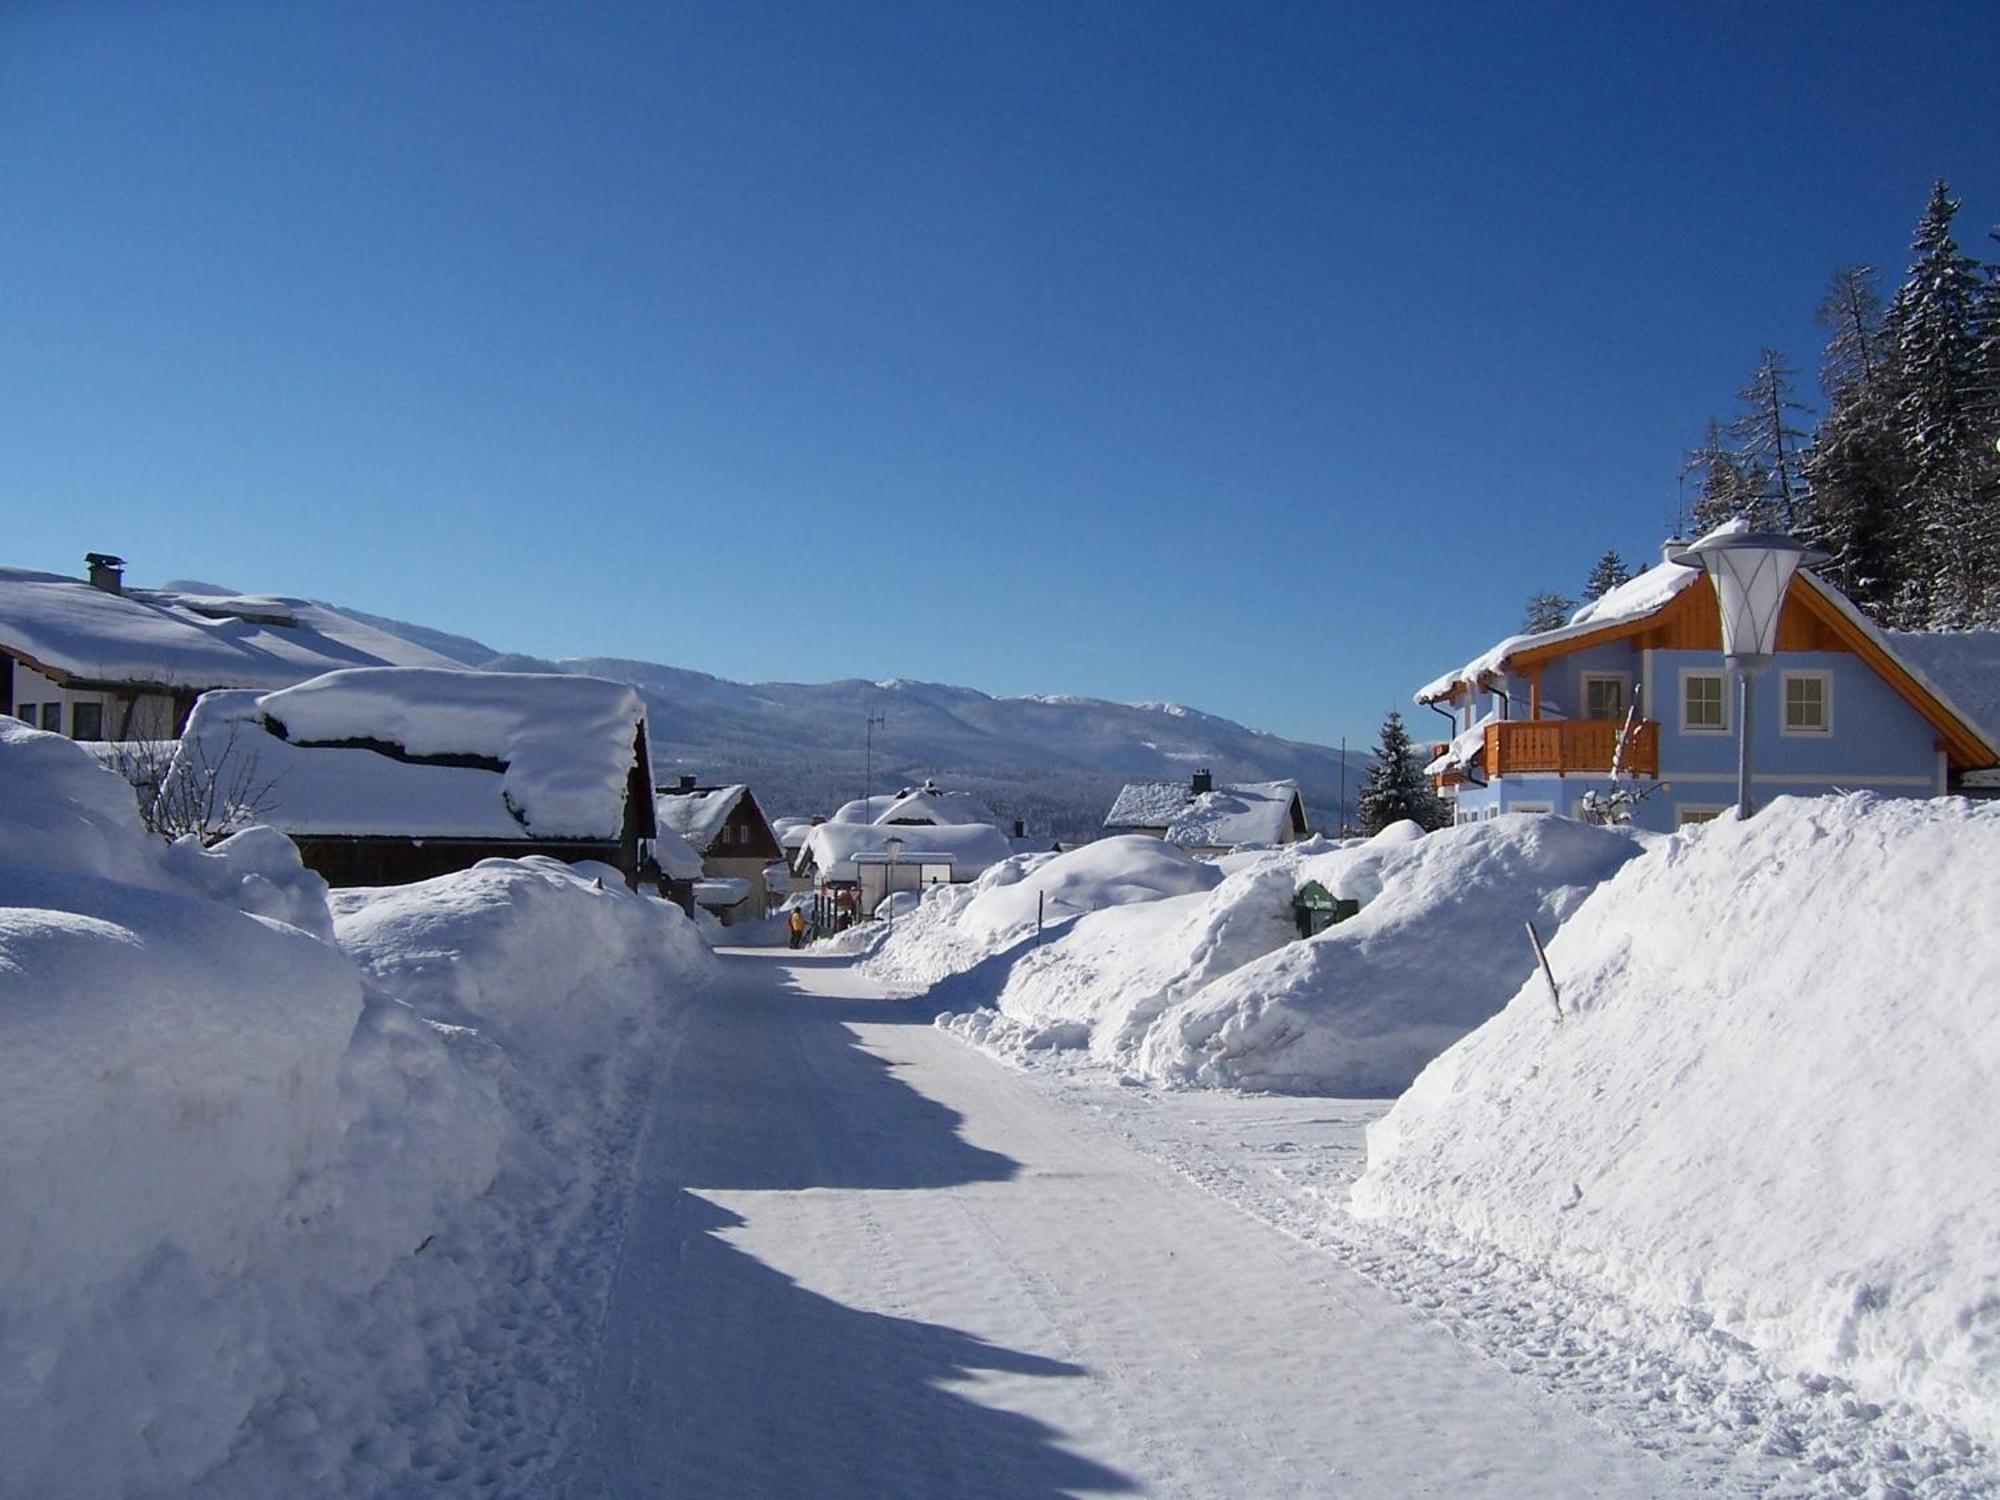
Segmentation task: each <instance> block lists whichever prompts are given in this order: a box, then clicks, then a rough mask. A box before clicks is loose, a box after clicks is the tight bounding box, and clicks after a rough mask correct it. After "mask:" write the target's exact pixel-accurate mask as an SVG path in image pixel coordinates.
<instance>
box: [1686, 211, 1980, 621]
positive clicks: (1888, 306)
mask: <svg viewBox="0 0 2000 1500" xmlns="http://www.w3.org/2000/svg"><path fill="white" fill-rule="evenodd" d="M1958 210H1959V200H1957V199H1956V198H1953V197H1952V196H1951V191H1950V189H1949V188H1948V187H1947V186H1946V184H1944V183H1943V182H1939V183H1937V184H1936V185H1935V186H1934V187H1933V188H1932V190H1931V196H1930V201H1929V203H1928V204H1926V205H1925V208H1924V212H1923V217H1922V218H1921V219H1920V220H1919V221H1918V224H1917V232H1916V237H1915V239H1914V241H1913V242H1912V246H1911V249H1912V252H1913V258H1912V260H1911V263H1910V268H1909V273H1908V274H1907V275H1906V276H1905V277H1904V279H1903V281H1902V284H1901V285H1900V286H1898V287H1897V288H1896V290H1895V292H1894V294H1893V295H1892V296H1891V297H1890V298H1889V299H1888V300H1887V302H1886V303H1885V302H1884V300H1883V297H1882V293H1881V287H1880V278H1879V277H1878V275H1877V274H1876V271H1875V269H1874V268H1873V267H1871V266H1843V267H1842V268H1841V269H1840V270H1838V271H1836V272H1835V273H1834V275H1833V279H1832V282H1831V284H1830V285H1829V286H1828V288H1827V293H1826V296H1825V298H1824V299H1823V300H1822V301H1821V303H1820V307H1819V322H1820V325H1821V326H1822V327H1823V328H1825V329H1826V331H1827V344H1826V350H1825V353H1824V355H1823V356H1822V359H1821V363H1820V373H1819V384H1820V392H1821V397H1822V400H1823V402H1824V408H1823V410H1822V411H1821V413H1820V415H1819V420H1818V422H1817V424H1816V425H1808V424H1809V422H1810V418H1811V415H1812V413H1811V411H1810V409H1809V408H1808V407H1807V406H1806V404H1805V403H1804V402H1803V401H1801V400H1800V399H1799V397H1798V393H1797V386H1796V379H1797V373H1798V372H1797V371H1796V370H1795V369H1794V368H1793V367H1792V366H1791V365H1790V364H1788V363H1787V362H1786V360H1785V358H1784V356H1783V355H1781V354H1780V353H1779V352H1778V351H1777V350H1775V349H1766V350H1764V351H1763V354H1762V356H1761V357H1760V358H1759V360H1758V362H1757V370H1756V373H1755V374H1754V375H1753V376H1752V377H1751V379H1750V383H1749V384H1748V385H1747V386H1745V387H1744V388H1743V389H1742V390H1741V391H1739V392H1738V393H1737V399H1738V401H1739V402H1740V403H1741V405H1740V407H1739V409H1738V412H1737V415H1736V417H1735V418H1734V419H1733V420H1732V421H1730V422H1728V423H1726V424H1725V423H1717V422H1711V423H1710V424H1709V429H1708V436H1707V439H1706V440H1705V441H1704V442H1703V443H1702V444H1701V446H1700V447H1698V448H1696V449H1695V450H1694V452H1693V453H1692V454H1691V455H1690V457H1689V461H1688V465H1687V469H1686V470H1685V472H1686V473H1688V474H1691V475H1693V476H1696V478H1697V498H1696V500H1695V503H1694V505H1693V507H1692V508H1691V510H1690V512H1689V514H1688V516H1687V517H1686V521H1687V525H1688V527H1689V529H1690V530H1691V531H1692V532H1694V533H1697V534H1698V533H1700V532H1703V531H1706V530H1708V529H1710V528H1711V527H1713V526H1716V525H1719V524H1720V523H1721V522H1723V521H1726V520H1728V519H1729V518H1731V517H1732V516H1739V515H1740V516H1744V517H1746V518H1748V519H1749V520H1750V521H1751V523H1752V524H1753V525H1756V526H1757V527H1759V528H1760V529H1768V530H1774V531H1787V532H1790V533H1791V534H1793V535H1794V536H1797V537H1800V538H1801V539H1803V540H1805V541H1807V542H1810V543H1811V544H1813V545H1814V546H1817V547H1819V548H1820V549H1822V550H1823V551H1825V552H1826V553H1828V554H1829V556H1830V558H1831V561H1830V562H1828V563H1827V564H1826V565H1825V566H1824V567H1823V568H1822V569H1821V570H1820V571H1821V572H1822V573H1823V574H1824V575H1825V576H1827V577H1828V578H1829V579H1830V580H1831V581H1832V582H1834V583H1835V584H1837V585H1839V587H1840V588H1841V589H1842V590H1843V591H1844V592H1845V593H1846V594H1847V595H1848V596H1849V597H1850V598H1852V599H1853V600H1854V601H1855V603H1856V604H1858V605H1860V606H1861V607H1862V608H1863V609H1864V610H1866V611H1867V612H1868V613H1869V614H1870V615H1872V616H1873V617H1874V618H1875V619H1876V620H1878V621H1880V622H1881V623H1883V624H1885V625H1890V626H1894V627H1899V628H1903V629H1912V630H1923V629H1965V628H1970V627H1980V626H1985V627H2000V262H1995V261H1986V262H1981V261H1979V260H1977V259H1975V258H1974V257H1973V256H1971V255H1968V254H1966V253H1965V252H1963V251H1962V250H1960V249H1959V246H1958V243H1957V241H1956V240H1955V239H1954V238H1953V232H1952V221H1953V220H1954V218H1955V217H1956V216H1957V214H1958ZM1988 238H1989V239H1991V240H1993V241H1994V242H1995V243H1996V244H2000V230H1996V231H1995V232H1994V233H1993V234H1991V235H1989V236H1988Z"/></svg>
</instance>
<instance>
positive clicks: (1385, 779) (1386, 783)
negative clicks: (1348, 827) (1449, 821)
mask: <svg viewBox="0 0 2000 1500" xmlns="http://www.w3.org/2000/svg"><path fill="white" fill-rule="evenodd" d="M1355 811H1356V812H1357V814H1359V816H1360V818H1361V831H1362V832H1363V833H1367V834H1376V833H1380V832H1381V831H1382V830H1383V829H1385V828H1387V827H1388V826H1389V825H1390V824H1391V823H1398V822H1401V821H1402V820H1403V819H1405V818H1409V819H1411V820H1412V821H1414V822H1416V823H1419V824H1421V825H1422V826H1423V827H1425V828H1442V827H1443V826H1444V823H1445V807H1444V803H1443V802H1442V801H1440V800H1439V798H1438V795H1437V793H1436V792H1434V791H1432V790H1431V785H1430V782H1429V780H1428V779H1427V778H1426V777H1425V776H1424V773H1423V767H1422V765H1420V764H1419V763H1418V760H1417V757H1416V754H1415V752H1414V751H1413V749H1412V747H1411V745H1410V734H1409V731H1408V730H1406V729H1405V728H1404V727H1403V716H1402V715H1401V714H1399V713H1397V712H1396V711H1395V710H1394V709H1393V708H1392V709H1390V710H1389V717H1388V718H1386V719H1384V720H1383V721H1382V740H1381V743H1380V744H1379V745H1378V746H1377V747H1376V749H1375V763H1374V765H1372V766H1370V767H1369V768H1368V778H1367V780H1366V781H1364V782H1363V783H1362V785H1361V793H1360V795H1359V796H1358V797H1356V798H1355Z"/></svg>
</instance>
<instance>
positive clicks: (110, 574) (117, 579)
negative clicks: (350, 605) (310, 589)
mask: <svg viewBox="0 0 2000 1500" xmlns="http://www.w3.org/2000/svg"><path fill="white" fill-rule="evenodd" d="M85 562H86V563H87V564H88V566H89V570H90V577H89V579H88V580H87V581H86V580H84V579H81V578H68V577H65V576H63V575H62V574H60V573H37V572H33V571H30V570H28V569H24V568H0V713H7V714H12V715H13V716H14V717H16V718H18V719H22V720H24V721H26V722H27V723H30V724H33V725H34V726H35V727H36V728H37V729H46V730H50V731H52V732H54V733H56V734H66V735H68V736H69V737H70V738H71V739H76V740H86V741H88V740H111V741H117V742H120V743H127V742H134V741H164V740H171V739H173V738H175V737H176V736H177V735H179V733H180V731H181V727H182V725H183V724H185V723H186V722H187V717H188V714H189V713H190V712H191V711H192V710H193V708H194V702H195V699H196V698H198V697H200V696H201V694H202V693H204V692H206V691H207V690H209V689H210V688H257V689H271V688H281V687H287V686H289V685H291V684H292V683H295V682H303V681H305V680H306V679H307V678H309V677H317V676H319V675H320V674H322V673H324V672H331V671H336V670H338V669H341V668H345V667H379V666H404V667H437V668H447V669H449V668H455V667H457V666H458V663H456V662H454V661H451V660H450V659H449V658H447V657H444V656H440V655H439V654H438V653H437V652H435V651H429V650H426V649H425V648H424V647H422V646H417V645H413V644H412V643H410V642H409V641H405V640H400V639H398V638H397V637H395V636H392V635H390V634H388V633H387V632H385V631H381V630H377V629H376V628H375V627H373V626H372V625H366V624H363V623H362V622H361V621H359V620H356V619H353V618H351V617H350V616H347V615H344V614H342V613H340V612H339V611H338V610H334V609H329V608H327V607H326V606H325V605H323V604H314V603H312V602H311V601H309V600H305V599H281V598H275V597H271V596H267V595H245V594H227V593H220V592H215V591H212V590H204V589H202V588H201V587H199V586H195V585H185V586H182V587H179V588H173V589H128V588H126V587H125V584H124V569H125V563H124V560H123V559H122V558H118V557H113V556H110V555H109V554H107V553H102V552H93V553H91V554H89V555H88V557H86V558H85Z"/></svg>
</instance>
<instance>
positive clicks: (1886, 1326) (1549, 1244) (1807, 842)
mask: <svg viewBox="0 0 2000 1500" xmlns="http://www.w3.org/2000/svg"><path fill="white" fill-rule="evenodd" d="M1995 870H2000V807H1996V806H1993V805H1991V804H1968V803H1965V802H1962V801H1959V800H1956V799H1949V800H1945V799H1940V800H1937V801H1929V802H1923V801H1912V800H1878V799H1875V798H1872V797H1868V796H1859V795H1857V796H1848V797H1839V798H1825V799H1814V800H1795V799H1780V800H1778V801H1776V802H1773V803H1772V804H1771V805H1770V806H1769V807H1767V808H1765V809H1764V810H1763V811H1761V812H1760V813H1759V814H1758V815H1757V817H1756V818H1754V819H1752V820H1750V821H1749V822H1748V823H1743V824H1738V823H1735V822H1734V821H1730V822H1720V823H1716V824H1711V825H1709V826H1707V827H1705V828H1702V829H1699V830H1694V831H1690V832H1688V833H1684V834H1681V835H1677V836H1675V837H1674V838H1672V839H1670V840H1664V841H1662V843H1661V844H1660V845H1659V846H1658V847H1655V848H1653V849H1652V850H1650V851H1649V852H1648V853H1647V854H1646V855H1645V856H1644V857H1643V858H1640V859H1638V860H1635V861H1633V862H1632V863H1631V864H1629V865H1627V866H1626V867H1625V869H1624V870H1623V871H1621V872H1620V873H1619V874H1618V875H1617V876H1616V877H1615V878H1614V879H1613V880H1611V881H1610V882H1609V883H1608V884H1606V885H1605V886H1604V887H1603V888H1601V889H1600V890H1599V891H1598V892H1597V893H1596V894H1595V895H1594V896H1592V897H1591V898H1590V900H1588V901H1587V902H1586V903H1585V904H1584V906H1583V907H1582V909H1581V910H1579V911H1578V912H1577V913H1576V915H1575V916H1573V917H1572V918H1571V919H1570V921H1569V922H1568V924H1567V925H1566V926H1565V927H1564V928H1563V931H1562V933H1561V935H1560V936H1559V937H1558V938H1557V939H1556V940H1555V942H1554V943H1553V944H1552V945H1551V946H1550V950H1549V958H1550V961H1551V964H1552V966H1553V968H1554V971H1555V975H1556V978H1557V981H1558V983H1559V984H1560V985H1561V990H1562V1000H1563V1008H1564V1012H1565V1014H1564V1017H1563V1019H1562V1021H1561V1022H1560V1023H1558V1022H1557V1021H1556V1020H1555V1018H1554V1013H1553V1009H1552V1006H1551V1004H1550V1000H1549V997H1548V994H1547V992H1546V990H1545V988H1544V987H1543V985H1542V981H1541V980H1540V979H1539V978H1535V979H1532V980H1530V981H1529V982H1528V983H1526V984H1525V985H1523V987H1522V988H1521V989H1520V990H1519V992H1518V993H1517V994H1516V995H1515V996H1514V998H1513V1000H1512V1001H1511V1003H1509V1005H1508V1006H1507V1008H1506V1010H1505V1011H1504V1012H1503V1013H1502V1014H1501V1015H1499V1016H1497V1017H1495V1018H1494V1019H1493V1020H1492V1021H1491V1022H1490V1023H1488V1024H1487V1025H1486V1026H1484V1027H1482V1028H1481V1029H1480V1030H1479V1031H1477V1032H1475V1033H1474V1034H1473V1035H1472V1036H1470V1037H1468V1038H1466V1040H1465V1041H1464V1042H1462V1043H1461V1044H1460V1045H1458V1046H1457V1047H1455V1048H1453V1049H1452V1050H1451V1051H1449V1052H1447V1053H1446V1054H1445V1055H1444V1056H1442V1057H1441V1058H1439V1059H1438V1060H1437V1061H1436V1062H1435V1063H1433V1064H1432V1065H1431V1066H1430V1067H1429V1068H1428V1069H1426V1070H1425V1072H1424V1073H1423V1075H1422V1076H1421V1077H1420V1078H1418V1080H1417V1081H1416V1083H1415V1085H1414V1086H1413V1087H1412V1088H1411V1089H1410V1091H1409V1092H1408V1093H1407V1094H1405V1095H1404V1096H1403V1098H1402V1099H1401V1100H1400V1101H1399V1102H1398V1104H1397V1105H1396V1107H1395V1108H1394V1109H1393V1110H1392V1111H1391V1112H1390V1113H1389V1115H1387V1116H1386V1117H1385V1118H1384V1119H1383V1120H1382V1121H1381V1122H1379V1123H1378V1124H1377V1125H1376V1126H1375V1127H1373V1128H1372V1129H1371V1131H1370V1133H1369V1169H1368V1172H1367V1174H1366V1176H1365V1177H1364V1178H1363V1179H1362V1180H1361V1182H1360V1183H1359V1184H1358V1186H1357V1187H1356V1189H1355V1192H1354V1205H1355V1208H1356V1210H1357V1212H1359V1213H1361V1214H1362V1215H1364V1216H1367V1217H1373V1218H1388V1219H1395V1220H1399V1221H1402V1222H1403V1223H1404V1224H1406V1225H1408V1226H1411V1227H1413V1228H1415V1229H1417V1230H1419V1231H1421V1232H1425V1233H1429V1234H1432V1235H1434V1236H1436V1237H1437V1238H1438V1239H1439V1240H1440V1241H1443V1242H1445V1243H1446V1244H1449V1245H1459V1244H1463V1243H1464V1242H1468V1241H1469V1242H1472V1243H1473V1244H1475V1245H1478V1246H1488V1247H1498V1248H1500V1249H1502V1250H1504V1251H1506V1252H1509V1253H1511V1254H1513V1255H1516V1256H1519V1257H1522V1258H1525V1259H1528V1260H1532V1261H1538V1262H1547V1263H1550V1264H1552V1265H1553V1266H1554V1267H1555V1268H1556V1269H1557V1270H1558V1271H1559V1272H1563V1273H1567V1274H1571V1275H1574V1276H1577V1277H1580V1278H1583V1279H1585V1280H1587V1281H1590V1282H1593V1283H1595V1284H1597V1285H1599V1286H1602V1287H1606V1288H1608V1289H1609V1290H1611V1291H1613V1292H1615V1293H1618V1294H1621V1295H1623V1296H1625V1297H1627V1298H1629V1299H1631V1300H1633V1301H1635V1302H1637V1303H1640V1304H1642V1305H1645V1306H1647V1307H1650V1308H1654V1309H1663V1310H1665V1311H1667V1312H1668V1313H1669V1314H1670V1315H1671V1314H1676V1313H1680V1312H1681V1310H1687V1312H1688V1313H1691V1314H1692V1316H1693V1317H1694V1318H1695V1319H1696V1320H1698V1321H1699V1322H1702V1323H1706V1322H1708V1321H1710V1320H1712V1321H1713V1323H1714V1324H1716V1325H1718V1326H1719V1327H1720V1328H1722V1329H1723V1330H1724V1331H1725V1332H1726V1333H1728V1334H1730V1335H1732V1336H1734V1337H1737V1338H1740V1339H1742V1340H1744V1341H1746V1342H1747V1343H1748V1344H1750V1345H1752V1346H1754V1347H1755V1348H1757V1349H1759V1350H1761V1351H1764V1353H1766V1354H1767V1355H1768V1356H1770V1357H1771V1358H1772V1359H1773V1360H1775V1361H1776V1362H1778V1363H1780V1364H1781V1365H1783V1366H1787V1367H1790V1368H1792V1369H1794V1370H1801V1371H1813V1372H1819V1373H1824V1374H1832V1375H1835V1376H1838V1377H1841V1378H1844V1379H1846V1380H1848V1381H1850V1382H1852V1383H1853V1384H1854V1385H1855V1386H1857V1387H1858V1388H1860V1390H1861V1391H1863V1392H1864V1393H1866V1394H1868V1395H1871V1396H1873V1397H1875V1398H1876V1399H1882V1398H1889V1397H1902V1398H1908V1399H1910V1400H1912V1401H1914V1402H1916V1403H1917V1404H1919V1405H1921V1406H1923V1407H1925V1408H1927V1409H1929V1410H1931V1411H1933V1412H1937V1413H1940V1414H1942V1415H1944V1416H1945V1417H1947V1418H1948V1419H1950V1420H1953V1421H1955V1422H1957V1423H1959V1424H1961V1425H1963V1426H1964V1427H1966V1428H1968V1429H1970V1430H1971V1431H1972V1432H1974V1433H1975V1434H1976V1435H1979V1436H1981V1437H1983V1438H1985V1439H1987V1440H1989V1441H1990V1440H1994V1439H1996V1438H2000V1152H1996V1151H1995V1150H1993V1149H1992V1147H1993V1141H1994V1125H1993V1100H1994V1098H1995V1092H1996V1087H2000V1013H1996V1011H1995V1008H1994V1004H1993V997H1994V996H1995V995H1996V994H2000V928H1996V927H1995V925H1994V922H1993V911H1994V901H1995V894H1996V891H1995V884H1994V878H1993V872H1994V871H1995Z"/></svg>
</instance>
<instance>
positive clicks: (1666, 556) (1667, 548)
mask: <svg viewBox="0 0 2000 1500" xmlns="http://www.w3.org/2000/svg"><path fill="white" fill-rule="evenodd" d="M1687 546H1688V544H1687V542H1686V540H1685V539H1684V538H1682V537H1677V536H1670V537H1668V538H1667V539H1666V540H1665V541H1664V542H1662V543H1660V561H1661V562H1663V563H1668V562H1672V561H1673V560H1674V554H1675V553H1676V552H1685V551H1687Z"/></svg>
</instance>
